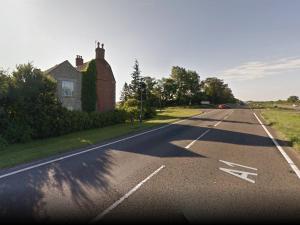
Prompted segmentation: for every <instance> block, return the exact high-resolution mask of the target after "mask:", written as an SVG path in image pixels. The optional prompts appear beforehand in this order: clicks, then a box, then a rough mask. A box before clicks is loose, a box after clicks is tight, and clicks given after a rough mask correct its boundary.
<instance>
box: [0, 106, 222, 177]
mask: <svg viewBox="0 0 300 225" xmlns="http://www.w3.org/2000/svg"><path fill="white" fill-rule="evenodd" d="M215 111H218V110H211V111H209V112H206V113H202V114H199V115H195V116H192V117H189V118H186V119H183V120H178V121H176V122H173V123H170V124H167V125H164V126H161V127H158V128H154V129H152V130H148V131H145V132H142V133H138V134H135V135H132V136H129V137H126V138H122V139H119V140H116V141H113V142H109V143H107V144H103V145H100V146H96V147H93V148H89V149H86V150H82V151H80V152H77V153H72V154H69V155H66V156H62V157H59V158H56V159H52V160H49V161H46V162H42V163H38V164H35V165H32V166H28V167H25V168H22V169H19V170H15V171H12V172H9V173H6V174H2V175H0V179H2V178H5V177H8V176H12V175H15V174H18V173H21V172H24V171H28V170H31V169H34V168H38V167H41V166H44V165H48V164H51V163H54V162H58V161H61V160H64V159H68V158H71V157H74V156H78V155H81V154H84V153H87V152H90V151H94V150H96V149H100V148H103V147H107V146H109V145H113V144H116V143H119V142H123V141H126V140H129V139H132V138H135V137H138V136H142V135H144V134H148V133H152V132H154V131H158V130H161V129H164V128H166V127H169V126H172V125H174V124H177V123H181V122H183V121H186V120H188V119H190V118H197V117H201V116H203V115H207V114H209V113H212V112H215Z"/></svg>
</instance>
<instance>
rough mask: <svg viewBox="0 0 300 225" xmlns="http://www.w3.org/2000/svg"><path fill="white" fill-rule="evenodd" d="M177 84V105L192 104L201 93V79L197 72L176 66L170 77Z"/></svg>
mask: <svg viewBox="0 0 300 225" xmlns="http://www.w3.org/2000/svg"><path fill="white" fill-rule="evenodd" d="M170 77H171V78H172V79H173V80H174V81H175V84H176V96H175V97H176V102H177V104H191V103H192V100H193V99H195V96H197V94H198V92H199V91H200V77H199V75H198V74H197V73H196V72H195V71H191V70H186V69H185V68H182V67H178V66H174V67H173V68H172V71H171V76H170Z"/></svg>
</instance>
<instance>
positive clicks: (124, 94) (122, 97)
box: [120, 82, 130, 104]
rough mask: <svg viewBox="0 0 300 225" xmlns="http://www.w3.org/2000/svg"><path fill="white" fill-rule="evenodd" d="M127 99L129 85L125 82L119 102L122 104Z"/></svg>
mask: <svg viewBox="0 0 300 225" xmlns="http://www.w3.org/2000/svg"><path fill="white" fill-rule="evenodd" d="M129 98H130V88H129V85H128V84H127V82H125V84H124V86H123V89H122V92H121V96H120V101H121V103H122V104H123V103H124V102H126V101H127V100H128V99H129Z"/></svg>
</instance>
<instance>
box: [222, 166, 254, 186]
mask: <svg viewBox="0 0 300 225" xmlns="http://www.w3.org/2000/svg"><path fill="white" fill-rule="evenodd" d="M219 161H220V162H222V163H225V164H226V165H228V166H231V167H235V166H238V167H243V168H246V169H250V170H257V169H256V168H254V167H250V166H244V165H241V164H237V163H233V162H228V161H224V160H219ZM219 169H220V170H222V171H224V172H226V173H229V174H231V175H233V176H236V177H239V178H241V179H244V180H246V181H248V182H251V183H253V184H254V183H255V180H252V179H250V178H249V177H248V176H249V175H252V176H257V173H249V172H245V171H241V170H234V169H226V168H222V167H220V168H219Z"/></svg>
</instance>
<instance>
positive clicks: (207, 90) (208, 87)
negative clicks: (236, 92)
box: [201, 77, 235, 104]
mask: <svg viewBox="0 0 300 225" xmlns="http://www.w3.org/2000/svg"><path fill="white" fill-rule="evenodd" d="M201 87H202V90H203V92H204V94H205V96H206V98H207V99H208V100H209V101H210V102H212V103H214V104H219V103H224V102H228V103H232V102H234V101H235V98H234V96H233V94H232V91H231V89H230V88H229V87H228V84H225V83H224V81H223V80H221V79H218V78H216V77H210V78H207V79H206V80H204V81H203V82H202V84H201Z"/></svg>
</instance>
